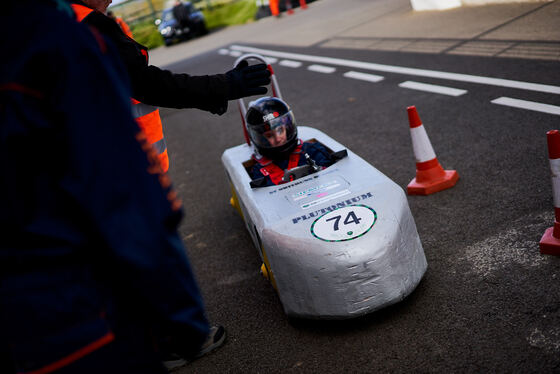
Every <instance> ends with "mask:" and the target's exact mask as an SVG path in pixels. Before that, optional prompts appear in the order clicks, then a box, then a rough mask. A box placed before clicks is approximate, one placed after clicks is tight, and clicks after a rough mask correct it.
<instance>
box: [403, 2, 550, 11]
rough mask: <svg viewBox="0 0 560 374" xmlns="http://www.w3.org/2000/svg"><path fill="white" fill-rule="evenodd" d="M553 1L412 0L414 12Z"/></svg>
mask: <svg viewBox="0 0 560 374" xmlns="http://www.w3.org/2000/svg"><path fill="white" fill-rule="evenodd" d="M550 1H553V0H410V4H411V5H412V9H414V10H443V9H451V8H457V7H460V6H462V5H485V4H499V3H536V2H550Z"/></svg>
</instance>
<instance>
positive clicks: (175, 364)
mask: <svg viewBox="0 0 560 374" xmlns="http://www.w3.org/2000/svg"><path fill="white" fill-rule="evenodd" d="M186 364H187V360H185V359H184V358H182V357H181V356H179V355H178V354H175V353H167V354H166V355H165V357H164V358H163V366H165V368H166V369H167V370H169V371H172V370H175V369H179V368H180V367H183V366H185V365H186Z"/></svg>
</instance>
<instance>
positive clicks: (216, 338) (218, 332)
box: [193, 325, 226, 359]
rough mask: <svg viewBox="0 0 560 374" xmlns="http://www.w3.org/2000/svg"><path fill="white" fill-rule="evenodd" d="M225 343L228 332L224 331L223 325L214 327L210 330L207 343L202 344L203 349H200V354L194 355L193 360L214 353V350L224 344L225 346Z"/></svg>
mask: <svg viewBox="0 0 560 374" xmlns="http://www.w3.org/2000/svg"><path fill="white" fill-rule="evenodd" d="M225 341H226V330H225V329H224V327H223V326H221V325H217V326H212V327H211V328H210V333H209V334H208V337H207V338H206V341H205V342H204V344H202V347H200V350H199V351H198V353H197V354H196V355H194V357H193V359H196V358H200V357H202V356H204V355H205V354H207V353H210V352H212V351H213V350H215V349H217V348H219V347H220V346H221V345H222V344H224V342H225Z"/></svg>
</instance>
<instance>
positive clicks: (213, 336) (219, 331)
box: [162, 325, 226, 371]
mask: <svg viewBox="0 0 560 374" xmlns="http://www.w3.org/2000/svg"><path fill="white" fill-rule="evenodd" d="M225 340H226V330H225V329H224V327H223V326H220V325H218V326H212V327H211V328H210V333H209V334H208V337H207V338H206V341H205V342H204V344H202V347H200V350H199V351H198V352H197V353H196V354H195V355H194V356H192V357H189V358H186V359H185V358H183V357H181V356H179V355H178V354H175V353H171V352H168V353H165V356H164V358H163V360H162V361H163V366H165V368H166V369H167V370H169V371H173V370H175V369H178V368H180V367H183V366H185V365H186V364H187V363H188V362H191V361H194V360H196V359H197V358H200V357H202V356H204V355H205V354H207V353H210V352H212V351H214V350H215V349H217V348H219V347H220V346H221V345H222V344H224V342H225Z"/></svg>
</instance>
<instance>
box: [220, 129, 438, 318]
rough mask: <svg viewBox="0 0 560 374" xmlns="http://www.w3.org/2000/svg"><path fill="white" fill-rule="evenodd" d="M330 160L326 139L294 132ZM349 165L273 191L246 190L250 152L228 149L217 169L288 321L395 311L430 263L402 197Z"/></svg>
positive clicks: (376, 175)
mask: <svg viewBox="0 0 560 374" xmlns="http://www.w3.org/2000/svg"><path fill="white" fill-rule="evenodd" d="M298 134H299V137H300V138H301V139H302V140H310V139H314V140H316V141H319V142H320V143H322V144H323V145H325V146H326V147H328V148H329V149H330V150H332V151H333V152H337V151H343V150H344V149H346V148H345V147H344V146H343V145H342V144H340V143H338V142H336V141H335V140H334V139H332V138H330V137H329V136H327V135H326V134H324V133H323V132H321V131H319V130H317V129H314V128H311V127H306V126H299V127H298ZM347 152H348V156H347V157H344V158H342V159H341V160H339V161H338V162H336V163H335V164H334V165H332V166H330V167H329V168H326V169H324V170H321V171H319V172H317V173H314V174H311V175H308V176H306V177H302V178H301V179H297V180H295V181H292V182H289V183H285V184H281V185H278V186H270V187H262V188H251V187H250V181H251V179H250V177H249V175H248V173H247V171H246V170H245V167H244V166H243V163H246V162H247V161H248V160H250V159H251V155H252V153H253V152H252V148H251V147H250V146H249V145H247V144H243V145H240V146H237V147H233V148H230V149H227V150H226V151H225V152H224V153H223V155H222V162H223V164H224V166H225V169H226V172H227V175H228V177H229V179H230V182H231V184H232V191H233V193H234V197H236V199H237V200H238V205H239V208H240V210H241V212H242V216H243V219H244V221H245V224H246V226H247V229H248V231H249V233H250V235H251V238H252V239H253V242H254V244H255V247H256V248H257V249H258V251H259V254H260V256H261V259H262V260H263V262H265V263H266V268H267V271H268V272H269V273H270V278H271V280H272V281H273V284H274V285H275V288H276V289H277V291H278V295H279V297H280V300H281V302H282V305H283V307H284V311H285V312H286V314H287V315H289V316H294V317H304V318H320V319H343V318H352V317H357V316H360V315H363V314H366V313H370V312H373V311H375V310H378V309H380V308H383V307H385V306H388V305H390V304H393V303H396V302H398V301H401V300H402V299H404V298H405V297H406V296H407V295H409V294H410V293H411V292H412V291H413V290H414V289H415V288H416V286H417V285H418V283H419V282H420V280H421V279H422V277H423V275H424V273H425V271H426V268H427V262H426V257H425V255H424V251H423V248H422V244H421V242H420V238H419V236H418V233H417V230H416V225H415V222H414V219H413V217H412V214H411V212H410V208H409V206H408V201H407V199H406V195H405V194H404V191H403V190H402V188H400V187H399V186H398V185H397V184H396V183H394V182H393V181H392V180H390V179H389V178H388V177H386V176H385V175H384V174H382V173H381V172H380V171H378V170H377V169H376V168H374V167H373V166H372V165H371V164H369V163H367V162H366V161H365V160H363V159H362V158H360V157H359V156H357V155H356V154H355V153H353V152H352V151H350V150H347Z"/></svg>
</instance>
